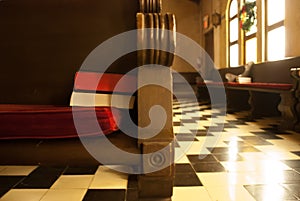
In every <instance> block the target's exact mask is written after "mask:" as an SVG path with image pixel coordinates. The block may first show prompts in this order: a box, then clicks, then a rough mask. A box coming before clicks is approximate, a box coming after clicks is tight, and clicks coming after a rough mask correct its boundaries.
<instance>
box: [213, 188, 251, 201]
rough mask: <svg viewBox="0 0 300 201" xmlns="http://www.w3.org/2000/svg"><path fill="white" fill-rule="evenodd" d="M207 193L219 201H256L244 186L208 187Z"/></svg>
mask: <svg viewBox="0 0 300 201" xmlns="http://www.w3.org/2000/svg"><path fill="white" fill-rule="evenodd" d="M207 191H208V192H209V194H210V195H211V197H212V198H213V200H217V201H240V200H242V201H255V199H254V198H253V197H252V196H251V195H250V194H249V193H248V191H247V190H246V189H245V188H244V187H243V186H242V185H230V186H222V187H208V188H207Z"/></svg>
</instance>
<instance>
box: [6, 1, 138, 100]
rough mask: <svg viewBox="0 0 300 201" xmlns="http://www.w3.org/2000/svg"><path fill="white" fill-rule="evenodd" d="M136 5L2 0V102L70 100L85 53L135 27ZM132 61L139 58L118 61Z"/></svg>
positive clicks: (123, 65)
mask: <svg viewBox="0 0 300 201" xmlns="http://www.w3.org/2000/svg"><path fill="white" fill-rule="evenodd" d="M137 11H138V1H135V0H133V1H132V2H130V3H128V2H126V1H124V0H110V1H108V2H107V1H99V0H44V1H40V0H18V1H14V0H8V1H0V27H1V29H0V67H1V73H0V86H1V94H2V95H1V96H0V103H19V104H56V105H67V104H68V103H69V99H70V94H71V92H72V90H73V82H74V75H75V72H76V71H77V70H78V69H79V68H80V66H81V64H82V63H83V61H84V59H85V58H86V57H87V56H88V55H89V53H90V52H91V51H92V50H93V49H94V48H96V47H97V46H98V45H100V44H101V43H102V42H103V41H105V40H106V39H108V38H110V37H112V36H114V35H116V34H119V33H122V32H124V31H128V30H131V29H134V28H135V27H136V20H135V17H136V13H137ZM120 47H122V44H120ZM128 61H136V59H123V61H122V62H116V63H115V66H116V68H117V69H119V70H124V69H126V68H127V67H128V66H129V67H132V66H134V65H135V64H130V63H129V62H128ZM99 67H100V68H101V64H99Z"/></svg>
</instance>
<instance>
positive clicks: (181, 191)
mask: <svg viewBox="0 0 300 201" xmlns="http://www.w3.org/2000/svg"><path fill="white" fill-rule="evenodd" d="M183 200H188V201H199V200H203V201H212V199H211V197H210V196H209V194H208V192H207V190H206V189H205V188H204V187H174V191H173V197H172V201H183Z"/></svg>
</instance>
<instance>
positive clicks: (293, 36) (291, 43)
mask: <svg viewBox="0 0 300 201" xmlns="http://www.w3.org/2000/svg"><path fill="white" fill-rule="evenodd" d="M285 14H286V20H285V27H286V56H287V57H292V56H300V39H299V35H300V1H299V0H286V7H285Z"/></svg>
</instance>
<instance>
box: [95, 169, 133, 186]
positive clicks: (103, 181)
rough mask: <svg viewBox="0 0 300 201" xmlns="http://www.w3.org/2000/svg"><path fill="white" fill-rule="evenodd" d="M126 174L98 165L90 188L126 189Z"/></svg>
mask: <svg viewBox="0 0 300 201" xmlns="http://www.w3.org/2000/svg"><path fill="white" fill-rule="evenodd" d="M127 182H128V175H127V174H123V173H119V172H116V171H114V170H111V169H109V168H107V167H104V166H100V167H99V169H98V170H97V172H96V174H95V176H94V178H93V180H92V183H91V185H90V189H126V188H127Z"/></svg>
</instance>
